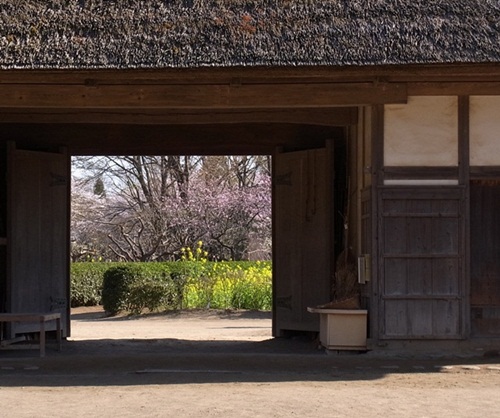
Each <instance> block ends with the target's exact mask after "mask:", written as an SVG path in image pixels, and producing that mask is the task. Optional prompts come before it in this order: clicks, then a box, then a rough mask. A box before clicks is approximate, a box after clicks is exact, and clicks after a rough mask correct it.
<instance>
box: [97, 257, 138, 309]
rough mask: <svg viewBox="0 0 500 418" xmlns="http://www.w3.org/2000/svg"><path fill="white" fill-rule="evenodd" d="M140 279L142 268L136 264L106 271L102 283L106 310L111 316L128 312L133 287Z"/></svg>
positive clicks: (103, 304) (103, 301) (103, 302)
mask: <svg viewBox="0 0 500 418" xmlns="http://www.w3.org/2000/svg"><path fill="white" fill-rule="evenodd" d="M139 277H140V268H139V267H138V266H137V265H135V264H129V265H122V266H117V267H111V268H110V269H108V270H106V272H105V273H104V277H103V282H102V306H103V308H104V310H105V311H106V312H108V313H109V314H111V315H116V314H117V313H118V312H120V311H123V310H127V309H128V307H129V306H128V305H129V302H128V301H129V294H130V290H131V287H132V286H133V284H134V282H135V281H136V280H137V279H138V278H139Z"/></svg>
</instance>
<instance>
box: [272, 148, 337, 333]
mask: <svg viewBox="0 0 500 418" xmlns="http://www.w3.org/2000/svg"><path fill="white" fill-rule="evenodd" d="M331 154H332V150H331V149H329V148H328V149H327V148H322V149H315V150H307V151H297V152H289V153H278V154H277V155H275V158H274V183H273V186H274V187H273V193H274V196H273V205H274V207H273V209H274V212H273V213H274V218H273V219H274V222H273V225H274V226H273V228H274V243H273V247H274V252H273V279H274V285H273V290H274V292H273V299H274V318H273V319H274V320H273V333H274V335H276V336H282V335H285V334H286V332H288V331H318V330H319V318H318V315H315V314H311V313H309V312H307V307H309V306H317V305H318V304H323V303H326V302H328V301H329V297H330V278H331V275H332V265H333V263H332V257H333V256H332V254H333V248H332V247H333V231H332V222H331V217H332V216H333V203H332V194H333V193H332V187H333V186H332V185H333V181H332V180H333V175H332V173H333V167H332V161H333V158H332V155H331Z"/></svg>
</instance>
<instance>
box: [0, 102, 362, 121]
mask: <svg viewBox="0 0 500 418" xmlns="http://www.w3.org/2000/svg"><path fill="white" fill-rule="evenodd" d="M357 121H358V110H357V108H356V107H335V108H319V109H300V108H297V109H288V110H280V109H267V110H259V109H241V110H233V109H228V110H222V111H217V110H205V111H200V110H195V109H185V110H170V111H166V110H158V109H40V108H35V109H33V108H27V109H19V108H2V109H0V123H43V124H50V123H76V124H86V123H88V124H94V123H97V124H99V123H112V124H125V125H134V124H142V125H184V124H189V125H200V124H237V123H292V124H309V125H320V126H350V125H355V124H356V123H357Z"/></svg>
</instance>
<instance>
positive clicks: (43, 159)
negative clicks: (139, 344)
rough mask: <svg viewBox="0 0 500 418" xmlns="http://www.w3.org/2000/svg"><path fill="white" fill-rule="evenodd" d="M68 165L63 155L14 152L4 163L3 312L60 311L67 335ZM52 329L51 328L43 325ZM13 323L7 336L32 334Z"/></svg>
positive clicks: (27, 326)
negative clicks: (5, 265) (5, 264)
mask: <svg viewBox="0 0 500 418" xmlns="http://www.w3.org/2000/svg"><path fill="white" fill-rule="evenodd" d="M69 179H70V173H69V164H68V157H67V155H65V154H56V153H48V152H35V151H26V150H19V149H15V148H14V147H11V149H10V151H9V159H8V193H9V195H8V220H9V225H8V240H7V242H8V250H7V251H8V254H7V258H8V277H7V303H6V307H7V311H8V312H13V313H23V312H24V313H26V312H28V313H31V312H37V313H38V312H43V313H45V312H61V314H62V321H61V322H62V326H63V334H64V335H65V336H66V335H68V332H69V303H68V298H69V254H68V245H69V226H68V212H69V210H68V208H69V205H68V190H69V189H68V188H69ZM47 326H48V329H49V330H50V329H51V327H52V328H53V329H55V324H47ZM36 329H37V328H36V327H34V326H33V325H31V324H14V325H13V327H12V328H11V330H10V334H11V336H14V335H15V334H19V333H28V332H32V331H33V332H34V331H35V330H36Z"/></svg>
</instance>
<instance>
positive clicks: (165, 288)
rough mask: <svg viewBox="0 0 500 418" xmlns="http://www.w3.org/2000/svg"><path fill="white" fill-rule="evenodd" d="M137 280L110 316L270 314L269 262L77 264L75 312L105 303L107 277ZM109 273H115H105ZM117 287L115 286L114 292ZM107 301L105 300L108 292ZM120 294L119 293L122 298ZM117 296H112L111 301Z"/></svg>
mask: <svg viewBox="0 0 500 418" xmlns="http://www.w3.org/2000/svg"><path fill="white" fill-rule="evenodd" d="M129 269H132V270H133V276H134V279H133V280H130V283H129V284H128V285H127V286H126V291H123V292H122V293H121V295H119V296H117V295H115V296H114V297H115V298H118V299H119V300H115V301H114V302H113V304H112V306H113V308H109V309H108V310H109V311H110V313H116V312H117V311H120V310H123V311H128V312H131V313H140V312H142V311H143V310H144V309H148V310H149V311H154V310H162V309H163V310H166V309H182V308H188V309H192V308H217V309H261V310H269V309H271V303H272V296H271V287H272V278H271V263H270V262H248V261H244V262H235V261H233V262H208V261H206V260H201V261H193V260H189V261H177V262H165V263H98V262H82V263H73V264H72V266H71V306H73V307H75V306H91V305H99V304H102V303H103V300H102V299H103V280H104V277H105V276H106V274H108V275H112V274H118V275H120V274H122V275H124V274H125V275H126V274H128V273H127V272H128V271H129ZM109 270H112V271H114V272H115V273H106V272H108V271H109ZM111 287H112V286H111ZM104 293H105V297H106V291H105V292H104ZM117 293H119V292H117ZM110 295H113V291H111V292H108V296H109V297H112V296H110Z"/></svg>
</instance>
